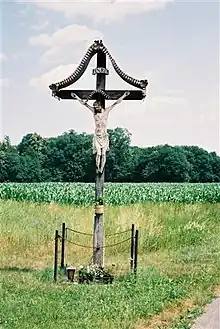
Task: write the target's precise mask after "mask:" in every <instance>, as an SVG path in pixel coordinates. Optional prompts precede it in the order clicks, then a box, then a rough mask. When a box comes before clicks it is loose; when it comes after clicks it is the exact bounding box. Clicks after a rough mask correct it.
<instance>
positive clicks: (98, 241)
mask: <svg viewBox="0 0 220 329" xmlns="http://www.w3.org/2000/svg"><path fill="white" fill-rule="evenodd" d="M97 67H102V68H106V54H104V53H103V52H101V51H99V52H98V53H97ZM96 89H102V90H105V73H97V76H96ZM99 100H100V101H101V103H102V107H103V109H104V108H105V98H104V96H101V95H100V99H99ZM104 177H105V168H104V169H103V172H102V173H100V172H97V170H96V178H95V201H97V200H98V199H100V198H103V195H104ZM103 219H104V215H103V214H95V218H94V232H93V263H94V264H97V265H100V266H104V249H103V247H104V223H103Z"/></svg>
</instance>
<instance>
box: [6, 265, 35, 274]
mask: <svg viewBox="0 0 220 329" xmlns="http://www.w3.org/2000/svg"><path fill="white" fill-rule="evenodd" d="M0 271H1V272H24V273H28V272H32V273H34V272H36V271H37V270H35V269H33V268H20V267H10V266H5V267H0Z"/></svg>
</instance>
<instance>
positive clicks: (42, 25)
mask: <svg viewBox="0 0 220 329" xmlns="http://www.w3.org/2000/svg"><path fill="white" fill-rule="evenodd" d="M48 26H49V21H48V20H46V21H44V22H41V23H39V24H34V25H32V29H33V30H36V31H43V30H45V29H46V27H48Z"/></svg>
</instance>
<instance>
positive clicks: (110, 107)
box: [105, 91, 130, 112]
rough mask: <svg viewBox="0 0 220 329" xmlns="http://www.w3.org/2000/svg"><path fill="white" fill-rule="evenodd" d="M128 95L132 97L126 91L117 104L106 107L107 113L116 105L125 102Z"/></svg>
mask: <svg viewBox="0 0 220 329" xmlns="http://www.w3.org/2000/svg"><path fill="white" fill-rule="evenodd" d="M128 95H130V91H126V92H125V93H124V94H123V95H122V96H121V97H120V98H119V99H118V100H117V101H116V102H115V103H113V104H112V105H110V106H108V107H106V109H105V111H107V112H109V111H111V110H112V109H113V108H114V107H115V106H116V105H118V104H120V103H121V102H122V101H123V99H124V98H125V97H127V96H128Z"/></svg>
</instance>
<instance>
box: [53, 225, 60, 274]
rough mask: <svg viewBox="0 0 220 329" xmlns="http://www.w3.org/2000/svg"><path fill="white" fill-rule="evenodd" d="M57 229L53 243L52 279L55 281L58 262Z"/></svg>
mask: <svg viewBox="0 0 220 329" xmlns="http://www.w3.org/2000/svg"><path fill="white" fill-rule="evenodd" d="M58 237H59V235H58V230H56V231H55V243H54V275H53V279H54V281H57V263H58Z"/></svg>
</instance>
